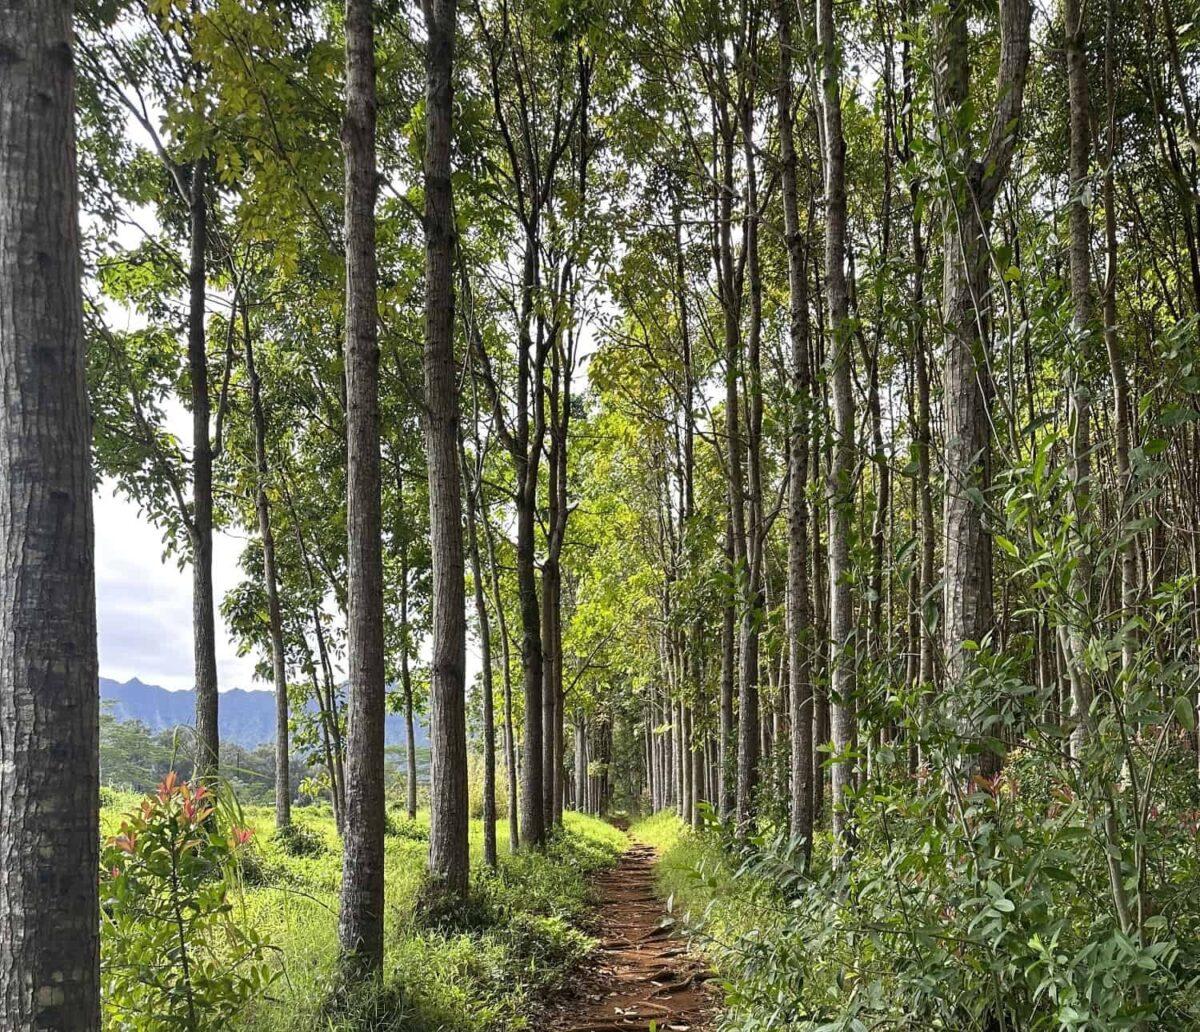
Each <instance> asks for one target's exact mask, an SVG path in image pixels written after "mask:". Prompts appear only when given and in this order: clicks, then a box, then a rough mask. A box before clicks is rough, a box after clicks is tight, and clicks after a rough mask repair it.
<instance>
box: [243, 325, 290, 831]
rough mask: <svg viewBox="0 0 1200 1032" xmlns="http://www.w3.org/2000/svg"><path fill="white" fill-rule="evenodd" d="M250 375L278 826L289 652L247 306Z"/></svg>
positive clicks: (278, 822) (283, 789)
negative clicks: (272, 689) (272, 701)
mask: <svg viewBox="0 0 1200 1032" xmlns="http://www.w3.org/2000/svg"><path fill="white" fill-rule="evenodd" d="M242 333H243V336H244V337H245V341H244V342H243V346H244V348H245V358H246V376H247V378H248V379H249V381H250V412H251V416H252V418H253V421H254V471H255V477H254V507H255V511H256V512H257V514H258V536H259V537H260V538H261V539H262V553H263V581H264V583H265V585H266V589H267V623H268V630H269V632H270V636H271V675H272V681H273V683H274V686H275V827H277V828H280V829H282V828H286V827H287V826H288V825H289V824H291V823H292V788H291V785H290V784H289V769H288V763H289V755H288V694H287V653H286V651H285V649H284V642H283V611H282V608H281V607H280V604H279V575H278V572H277V570H276V564H275V533H274V528H273V527H272V526H271V502H270V499H269V497H268V494H267V488H268V485H269V483H270V476H271V469H270V463H269V460H268V457H267V418H266V414H265V413H264V411H263V401H262V381H261V379H260V377H259V375H258V367H257V366H256V365H255V364H254V341H253V340H252V338H251V336H250V315H249V309H248V307H246V306H245V305H243V306H242Z"/></svg>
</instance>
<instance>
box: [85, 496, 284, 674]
mask: <svg viewBox="0 0 1200 1032" xmlns="http://www.w3.org/2000/svg"><path fill="white" fill-rule="evenodd" d="M93 501H94V505H95V513H96V608H97V611H98V618H99V630H100V642H99V648H100V674H101V676H102V677H111V678H113V679H114V680H117V681H127V680H129V678H131V677H137V678H139V679H141V680H142V681H145V682H146V683H147V684H157V685H161V686H162V687H164V688H170V689H172V690H177V689H181V688H191V687H192V686H193V680H194V679H193V676H192V571H191V567H190V566H185V567H184V568H183V569H180V568H179V566H178V564H177V563H176V561H175V560H174V559H173V558H171V559H167V560H166V561H165V562H164V561H163V543H162V535H161V533H160V532H159V531H158V529H157V528H156V527H154V526H153V525H151V523H150V522H149V521H148V520H147V519H146V518H145V517H143V516H142V515H141V514H140V513H139V512H138V508H137V505H136V504H134V503H133V502H131V501H129V500H128V499H126V498H125V497H124V496H122V495H120V494H118V493H117V492H116V491H115V490H114V489H113V485H112V484H111V483H110V482H107V481H102V482H101V483H100V484H99V486H98V487H97V490H96V493H95V496H94V499H93ZM242 546H243V542H242V541H240V540H239V539H238V538H236V537H233V536H231V535H230V534H227V533H218V534H215V535H214V539H213V581H214V586H215V588H216V600H217V605H218V606H219V605H220V600H221V598H222V597H223V596H224V594H225V592H226V591H228V590H229V589H230V588H231V587H233V585H234V584H236V583H237V581H238V579H239V577H238V568H237V557H238V553H239V552H240V551H241V549H242ZM217 677H218V683H219V684H220V686H221V690H222V691H226V690H228V689H230V688H268V687H270V686H269V685H267V684H265V683H263V682H261V681H260V682H255V681H254V657H253V656H241V657H239V656H238V654H237V648H236V646H235V645H234V644H233V643H232V642H231V641H230V640H229V632H228V629H227V628H226V627H225V624H224V621H223V620H222V619H221V614H220V612H219V611H218V613H217Z"/></svg>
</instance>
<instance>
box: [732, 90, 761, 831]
mask: <svg viewBox="0 0 1200 1032" xmlns="http://www.w3.org/2000/svg"><path fill="white" fill-rule="evenodd" d="M743 88H744V89H745V90H746V98H745V101H744V103H743V105H742V112H741V118H742V144H743V150H744V152H745V160H746V219H745V249H746V268H747V270H748V271H749V273H750V289H749V301H750V306H749V307H750V312H749V321H748V326H747V328H746V363H745V378H746V383H745V398H746V405H745V408H746V434H745V443H746V471H747V481H748V492H747V499H746V500H747V502H748V509H749V519H748V521H747V524H746V527H745V529H744V541H745V548H746V553H745V559H746V569H745V574H746V588H745V599H744V604H743V607H742V625H741V636H740V651H739V657H740V659H741V670H740V677H739V679H738V781H737V827H738V832H739V834H748V833H749V831H750V830H751V825H752V823H753V820H754V804H755V799H754V794H755V790H756V788H757V786H758V778H759V764H760V762H761V760H762V750H761V749H760V743H759V728H758V723H759V680H760V671H759V655H758V652H759V648H758V642H759V628H760V627H761V624H762V616H763V552H764V547H765V537H766V526H765V516H764V506H763V486H762V418H763V398H762V368H761V360H760V354H759V352H760V343H761V336H762V293H763V291H762V269H761V265H760V263H759V256H758V225H759V215H758V203H759V202H758V176H757V172H756V163H755V156H754V155H755V147H754V114H753V90H752V89H751V88H750V87H749V86H747V87H743Z"/></svg>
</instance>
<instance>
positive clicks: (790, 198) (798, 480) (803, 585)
mask: <svg viewBox="0 0 1200 1032" xmlns="http://www.w3.org/2000/svg"><path fill="white" fill-rule="evenodd" d="M777 17H778V21H779V90H778V94H777V102H778V105H779V111H778V119H779V164H780V171H781V178H782V192H783V215H784V234H785V243H786V246H787V255H788V299H789V310H788V315H789V319H788V333H789V337H790V344H791V355H790V358H791V366H792V369H791V388H792V399H791V406H792V424H791V434H790V441H789V450H788V478H789V485H788V558H787V562H788V594H787V599H788V601H787V606H788V610H787V618H788V619H787V633H788V676H789V684H788V691H789V693H790V707H791V720H792V726H791V743H790V746H791V778H792V788H791V831H792V836H793V838H799V839H801V840H802V841H803V842H804V843H806V845H805V849H806V850H807V851H808V852H809V853H810V854H811V850H812V833H813V800H812V796H813V790H812V778H813V706H812V703H813V699H812V683H811V681H810V680H809V679H810V677H811V664H810V661H809V649H810V648H811V639H812V612H811V607H810V602H809V597H810V596H809V593H810V588H809V583H808V562H809V554H808V552H809V548H808V499H807V491H808V449H809V434H810V432H811V431H810V426H811V423H810V421H811V417H812V412H811V408H812V371H811V369H810V367H809V362H808V347H809V341H808V337H809V333H810V327H809V322H808V320H809V313H808V270H807V268H806V267H805V266H806V258H807V253H806V251H807V248H806V242H805V240H804V239H803V236H802V230H801V228H800V212H799V198H798V187H797V183H796V166H797V158H796V145H795V141H794V131H793V126H792V122H793V119H794V118H795V112H794V111H793V100H792V47H793V43H792V21H791V8H790V6H789V5H788V3H787V2H786V0H784V2H782V3H780V4H779V7H778V15H777Z"/></svg>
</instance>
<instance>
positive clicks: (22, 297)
mask: <svg viewBox="0 0 1200 1032" xmlns="http://www.w3.org/2000/svg"><path fill="white" fill-rule="evenodd" d="M73 9H74V5H73V4H72V3H71V0H46V2H44V3H38V4H34V5H32V6H31V5H28V4H25V3H22V2H20V0H3V2H0V55H2V57H0V556H2V557H3V558H0V855H2V856H3V857H4V874H3V877H0V1025H3V1027H5V1028H11V1029H30V1030H34V1029H63V1028H71V1029H79V1030H81V1032H92V1030H97V1029H99V1027H100V949H99V928H100V911H99V902H98V891H97V876H96V872H97V867H98V863H99V855H98V854H99V848H98V836H97V833H96V827H97V822H98V819H99V815H98V812H97V811H98V806H99V803H98V799H99V791H98V781H99V761H98V755H99V753H98V749H99V745H98V735H99V719H100V714H99V700H98V688H97V677H98V671H97V661H96V595H95V568H94V558H93V540H92V538H93V527H92V474H91V468H90V462H89V459H90V440H91V432H90V426H89V422H88V412H87V390H86V386H85V381H84V364H83V300H82V293H81V287H80V280H81V275H82V265H81V261H80V245H79V215H78V185H77V180H76V166H75V74H74V62H73V47H74V36H73V29H72V14H73Z"/></svg>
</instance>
